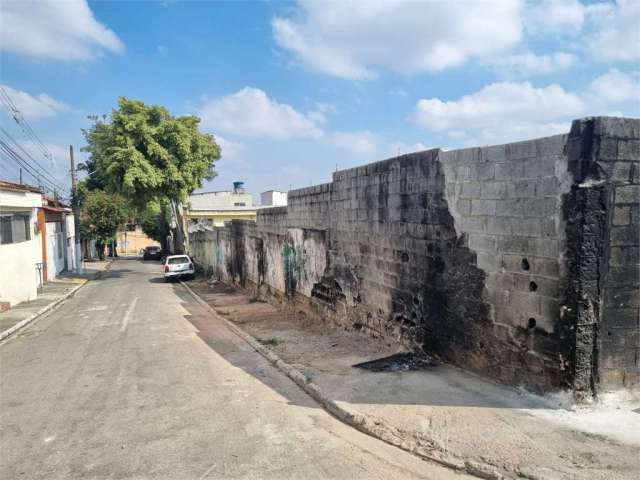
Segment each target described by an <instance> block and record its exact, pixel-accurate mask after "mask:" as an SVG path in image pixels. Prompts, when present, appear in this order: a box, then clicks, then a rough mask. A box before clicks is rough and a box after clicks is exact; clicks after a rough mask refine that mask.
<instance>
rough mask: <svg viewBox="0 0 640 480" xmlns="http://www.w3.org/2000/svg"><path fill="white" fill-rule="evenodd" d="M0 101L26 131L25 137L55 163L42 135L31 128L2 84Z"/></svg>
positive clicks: (24, 131) (23, 131)
mask: <svg viewBox="0 0 640 480" xmlns="http://www.w3.org/2000/svg"><path fill="white" fill-rule="evenodd" d="M0 102H1V103H2V104H3V105H4V107H5V108H6V109H7V111H8V112H9V115H11V117H12V118H13V120H14V121H15V122H16V123H17V124H18V126H19V127H20V129H21V130H22V133H24V135H25V137H27V138H28V139H29V140H30V141H32V142H34V143H35V144H36V146H38V147H39V148H40V150H41V151H42V154H43V156H44V157H45V158H47V159H48V160H49V161H50V162H51V163H53V154H52V153H51V152H50V151H49V149H48V148H47V147H46V145H45V144H44V143H43V142H42V140H40V137H38V135H37V134H36V132H35V131H34V130H33V128H31V125H29V122H27V120H26V119H25V118H24V115H23V114H22V112H20V110H19V109H18V107H16V104H15V103H13V100H12V99H11V96H10V95H9V94H8V93H7V91H6V90H5V89H4V87H2V86H0Z"/></svg>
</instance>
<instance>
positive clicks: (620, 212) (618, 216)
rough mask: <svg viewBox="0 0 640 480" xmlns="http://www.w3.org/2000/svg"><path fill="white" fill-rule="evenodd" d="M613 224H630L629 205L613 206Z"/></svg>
mask: <svg viewBox="0 0 640 480" xmlns="http://www.w3.org/2000/svg"><path fill="white" fill-rule="evenodd" d="M613 224H614V225H616V226H623V225H630V224H631V207H630V206H627V207H614V209H613Z"/></svg>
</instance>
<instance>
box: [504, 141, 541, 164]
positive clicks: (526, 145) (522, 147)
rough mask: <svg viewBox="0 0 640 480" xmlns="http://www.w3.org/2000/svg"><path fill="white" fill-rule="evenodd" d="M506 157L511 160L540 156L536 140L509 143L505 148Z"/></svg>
mask: <svg viewBox="0 0 640 480" xmlns="http://www.w3.org/2000/svg"><path fill="white" fill-rule="evenodd" d="M505 149H506V152H505V153H506V156H507V158H509V159H514V160H517V159H523V158H533V157H537V156H538V148H537V144H536V141H535V140H527V141H524V142H516V143H509V144H507V145H506V146H505Z"/></svg>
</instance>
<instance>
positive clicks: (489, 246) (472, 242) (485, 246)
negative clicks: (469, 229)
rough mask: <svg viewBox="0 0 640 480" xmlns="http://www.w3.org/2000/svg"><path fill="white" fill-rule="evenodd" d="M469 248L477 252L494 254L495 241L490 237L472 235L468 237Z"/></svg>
mask: <svg viewBox="0 0 640 480" xmlns="http://www.w3.org/2000/svg"><path fill="white" fill-rule="evenodd" d="M469 248H470V249H472V250H475V251H477V252H495V250H496V239H495V237H493V236H491V235H480V234H476V233H472V234H470V235H469Z"/></svg>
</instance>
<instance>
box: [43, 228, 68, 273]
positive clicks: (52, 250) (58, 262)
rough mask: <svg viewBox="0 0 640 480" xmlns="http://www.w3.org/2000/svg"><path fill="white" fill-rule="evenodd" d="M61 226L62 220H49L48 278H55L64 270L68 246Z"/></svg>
mask: <svg viewBox="0 0 640 480" xmlns="http://www.w3.org/2000/svg"><path fill="white" fill-rule="evenodd" d="M61 226H62V222H47V280H53V279H54V278H56V276H57V275H58V274H60V273H61V272H62V271H63V270H64V248H66V247H65V239H64V235H63V232H62V228H61ZM56 229H57V231H56ZM59 246H60V248H59Z"/></svg>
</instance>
